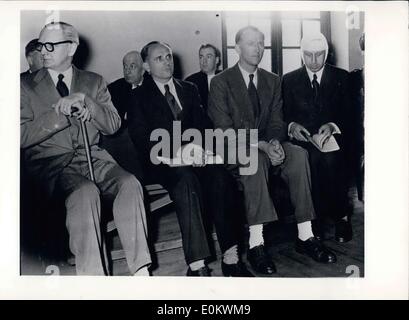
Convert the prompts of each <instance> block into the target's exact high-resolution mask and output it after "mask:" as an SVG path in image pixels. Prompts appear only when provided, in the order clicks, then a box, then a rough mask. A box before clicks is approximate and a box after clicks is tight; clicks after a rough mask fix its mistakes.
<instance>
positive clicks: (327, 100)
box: [283, 33, 352, 242]
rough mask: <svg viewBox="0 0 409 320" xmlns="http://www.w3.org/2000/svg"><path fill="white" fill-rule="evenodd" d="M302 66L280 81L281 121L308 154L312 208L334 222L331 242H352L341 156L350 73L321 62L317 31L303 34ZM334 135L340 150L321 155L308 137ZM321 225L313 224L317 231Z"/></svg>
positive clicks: (324, 49)
mask: <svg viewBox="0 0 409 320" xmlns="http://www.w3.org/2000/svg"><path fill="white" fill-rule="evenodd" d="M301 54H302V59H303V61H304V66H303V67H302V68H300V69H297V70H295V71H292V72H290V73H288V74H286V75H284V77H283V99H284V119H285V120H286V121H287V123H289V126H288V132H289V136H290V137H291V138H292V139H293V141H294V142H295V143H297V144H298V145H300V146H302V147H303V148H305V149H306V150H308V153H309V162H310V167H311V179H312V188H313V198H314V205H315V208H316V210H317V213H318V216H319V218H323V216H329V217H331V218H333V219H334V220H335V227H336V231H335V239H336V240H337V241H339V242H346V241H349V240H351V238H352V228H351V224H350V222H349V220H348V215H349V213H350V210H349V208H348V207H349V204H348V197H347V192H348V188H347V181H346V176H347V175H346V168H345V152H344V149H345V148H346V147H347V146H348V144H347V143H348V141H349V140H348V137H349V132H350V130H349V128H348V121H349V120H351V119H350V118H348V117H349V111H348V110H349V108H350V100H349V91H348V73H347V72H346V71H345V70H342V69H339V68H336V67H333V66H331V65H328V64H325V60H326V58H327V54H328V43H327V40H326V38H325V37H324V35H322V34H321V33H318V34H313V35H309V36H305V37H304V38H303V39H302V41H301ZM316 133H318V134H322V135H323V137H324V140H325V139H328V138H330V137H331V136H334V138H335V139H336V140H337V142H338V144H339V145H340V150H339V151H335V152H329V153H324V152H321V151H319V150H318V149H316V148H315V147H314V146H313V145H312V144H311V143H309V142H308V140H307V136H312V135H314V134H316ZM320 229H321V232H322V226H321V228H320V225H317V230H316V231H317V232H320Z"/></svg>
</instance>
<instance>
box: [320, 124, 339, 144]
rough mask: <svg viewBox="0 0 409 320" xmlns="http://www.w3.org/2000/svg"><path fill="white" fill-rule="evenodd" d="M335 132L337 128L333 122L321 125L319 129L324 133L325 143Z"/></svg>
mask: <svg viewBox="0 0 409 320" xmlns="http://www.w3.org/2000/svg"><path fill="white" fill-rule="evenodd" d="M334 132H335V128H334V126H333V125H332V124H330V123H327V124H324V125H322V126H321V127H320V129H319V130H318V134H322V135H323V140H322V141H324V143H325V141H327V140H328V138H330V137H331V136H332V134H333V133H334Z"/></svg>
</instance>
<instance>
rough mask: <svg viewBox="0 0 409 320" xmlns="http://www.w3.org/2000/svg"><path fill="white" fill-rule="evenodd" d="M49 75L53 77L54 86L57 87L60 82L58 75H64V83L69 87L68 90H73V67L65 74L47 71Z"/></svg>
mask: <svg viewBox="0 0 409 320" xmlns="http://www.w3.org/2000/svg"><path fill="white" fill-rule="evenodd" d="M47 70H48V73H49V74H50V76H51V79H53V82H54V85H57V82H58V75H59V74H63V75H64V78H63V81H64V82H65V84H66V85H67V87H68V88H71V82H72V73H73V70H72V66H71V67H69V68H68V69H67V70H65V71H64V72H58V71H55V70H52V69H47Z"/></svg>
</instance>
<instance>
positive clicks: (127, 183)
mask: <svg viewBox="0 0 409 320" xmlns="http://www.w3.org/2000/svg"><path fill="white" fill-rule="evenodd" d="M118 184H119V187H120V189H127V190H132V191H133V192H137V193H139V194H141V195H142V194H143V189H142V185H141V183H140V182H139V180H138V179H137V178H136V177H135V176H134V175H133V174H130V173H128V172H127V173H126V174H123V175H121V176H120V177H119V178H118Z"/></svg>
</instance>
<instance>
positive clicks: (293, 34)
mask: <svg viewBox="0 0 409 320" xmlns="http://www.w3.org/2000/svg"><path fill="white" fill-rule="evenodd" d="M281 30H282V36H283V47H297V46H299V45H300V40H301V24H300V20H283V21H282V22H281Z"/></svg>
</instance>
